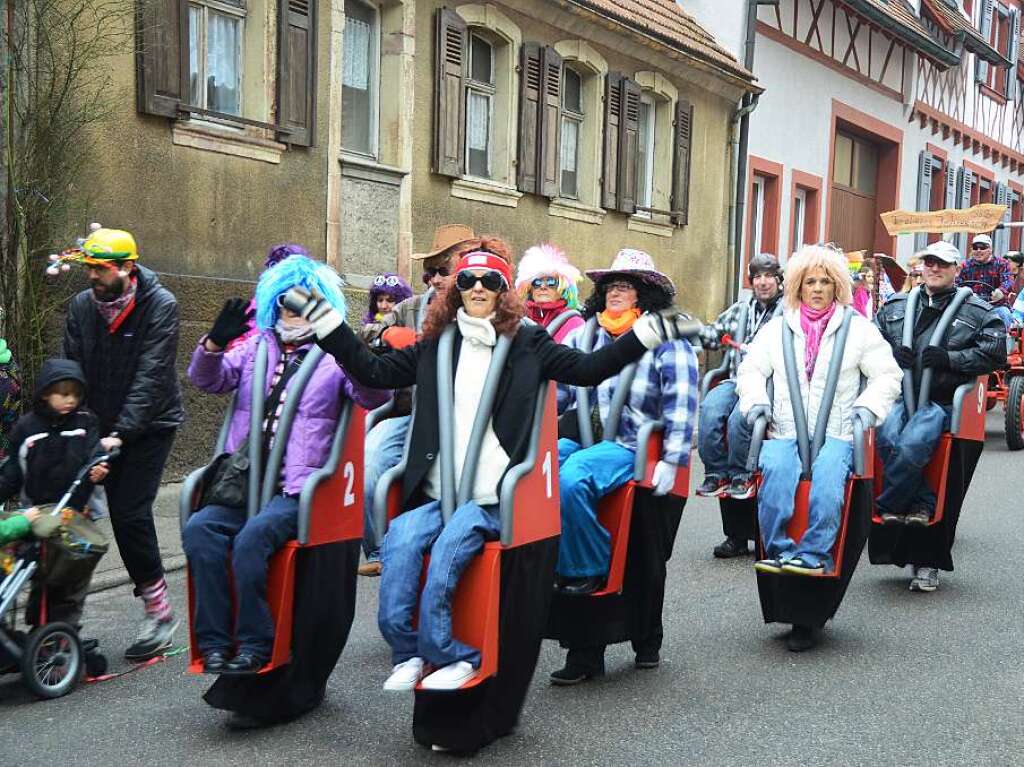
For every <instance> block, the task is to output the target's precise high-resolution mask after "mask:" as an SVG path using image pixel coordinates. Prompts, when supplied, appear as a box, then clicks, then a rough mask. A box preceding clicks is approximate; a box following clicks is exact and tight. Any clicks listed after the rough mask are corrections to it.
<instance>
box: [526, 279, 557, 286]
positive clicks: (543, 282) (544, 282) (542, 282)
mask: <svg viewBox="0 0 1024 767" xmlns="http://www.w3.org/2000/svg"><path fill="white" fill-rule="evenodd" d="M530 284H531V285H533V287H535V288H557V287H558V278H557V277H537V278H535V279H534V280H533V282H531V283H530Z"/></svg>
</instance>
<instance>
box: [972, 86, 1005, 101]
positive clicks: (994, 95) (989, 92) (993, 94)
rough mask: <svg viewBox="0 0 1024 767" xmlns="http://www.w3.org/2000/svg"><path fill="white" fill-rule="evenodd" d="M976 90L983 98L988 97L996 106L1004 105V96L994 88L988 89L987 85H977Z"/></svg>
mask: <svg viewBox="0 0 1024 767" xmlns="http://www.w3.org/2000/svg"><path fill="white" fill-rule="evenodd" d="M978 89H979V90H980V91H981V93H982V95H983V96H988V97H989V98H990V99H992V100H993V101H994V102H996V103H997V104H1006V96H1004V95H1003V94H1002V93H1000V92H999V91H997V90H995V89H994V88H990V87H988V86H987V85H979V86H978Z"/></svg>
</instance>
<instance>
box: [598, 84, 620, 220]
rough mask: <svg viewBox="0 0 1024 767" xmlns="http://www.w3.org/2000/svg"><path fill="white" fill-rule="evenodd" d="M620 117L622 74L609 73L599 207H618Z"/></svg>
mask: <svg viewBox="0 0 1024 767" xmlns="http://www.w3.org/2000/svg"><path fill="white" fill-rule="evenodd" d="M621 117H622V74H621V73H620V72H609V73H608V74H607V76H606V77H605V80H604V159H603V162H602V167H601V206H602V207H604V208H608V209H609V210H615V209H617V208H618V205H619V125H620V122H621Z"/></svg>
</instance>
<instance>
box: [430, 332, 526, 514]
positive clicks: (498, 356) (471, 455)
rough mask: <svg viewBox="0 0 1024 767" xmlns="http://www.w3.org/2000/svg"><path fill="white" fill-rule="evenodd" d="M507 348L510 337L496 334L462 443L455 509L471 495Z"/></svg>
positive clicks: (503, 369)
mask: <svg viewBox="0 0 1024 767" xmlns="http://www.w3.org/2000/svg"><path fill="white" fill-rule="evenodd" d="M511 348H512V339H511V338H509V337H508V336H498V341H497V343H496V344H495V345H494V351H493V352H492V353H491V363H490V365H489V366H488V368H487V377H486V378H484V387H483V390H482V391H481V392H480V403H479V404H478V405H477V410H476V416H475V417H474V418H473V429H472V431H471V432H470V433H469V443H468V444H467V445H466V457H465V459H464V460H463V462H462V475H461V476H460V477H459V492H458V496H457V501H456V508H457V507H458V506H461V505H462V504H464V503H466V502H467V501H470V500H471V499H472V498H473V486H474V484H475V483H476V469H477V466H479V465H480V450H481V448H482V446H483V443H484V435H485V434H486V433H487V425H488V424H489V423H490V422H491V416H492V415H493V413H494V400H495V398H496V397H497V395H498V385H499V384H500V382H501V376H502V374H503V373H504V371H505V361H506V360H508V352H509V349H511ZM446 521H447V520H446Z"/></svg>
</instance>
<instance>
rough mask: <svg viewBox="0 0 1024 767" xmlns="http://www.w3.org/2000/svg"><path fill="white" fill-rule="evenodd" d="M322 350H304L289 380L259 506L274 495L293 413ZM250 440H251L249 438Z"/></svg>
mask: <svg viewBox="0 0 1024 767" xmlns="http://www.w3.org/2000/svg"><path fill="white" fill-rule="evenodd" d="M323 356H324V350H323V349H321V348H320V347H319V346H314V347H313V348H311V349H310V350H309V351H308V352H306V357H305V359H303V360H302V365H301V366H300V367H299V369H298V371H297V372H296V373H295V377H294V378H293V379H292V380H291V381H290V382H289V383H290V386H289V388H290V389H291V392H289V394H290V396H288V397H286V398H285V401H284V407H283V408H281V415H280V417H279V418H278V422H277V429H276V434H275V439H274V445H273V447H271V448H270V455H269V456H268V457H267V468H266V470H265V471H264V472H263V489H262V491H261V492H260V505H259V508H261V509H262V508H263V507H264V506H266V505H267V504H268V503H270V499H271V498H273V497H274V491H275V490H276V489H277V482H278V477H279V476H280V474H281V462H282V461H283V460H284V452H285V450H286V449H287V447H288V441H289V439H290V438H291V432H292V423H293V422H294V421H295V414H296V413H297V412H298V410H299V404H300V402H301V401H302V395H303V393H304V392H305V391H306V385H307V384H308V383H309V379H311V378H312V377H313V373H314V372H315V371H316V367H317V365H319V364H320V360H321V359H323ZM250 441H251V440H250ZM253 471H254V470H253V469H251V470H250V474H252V473H253Z"/></svg>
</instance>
